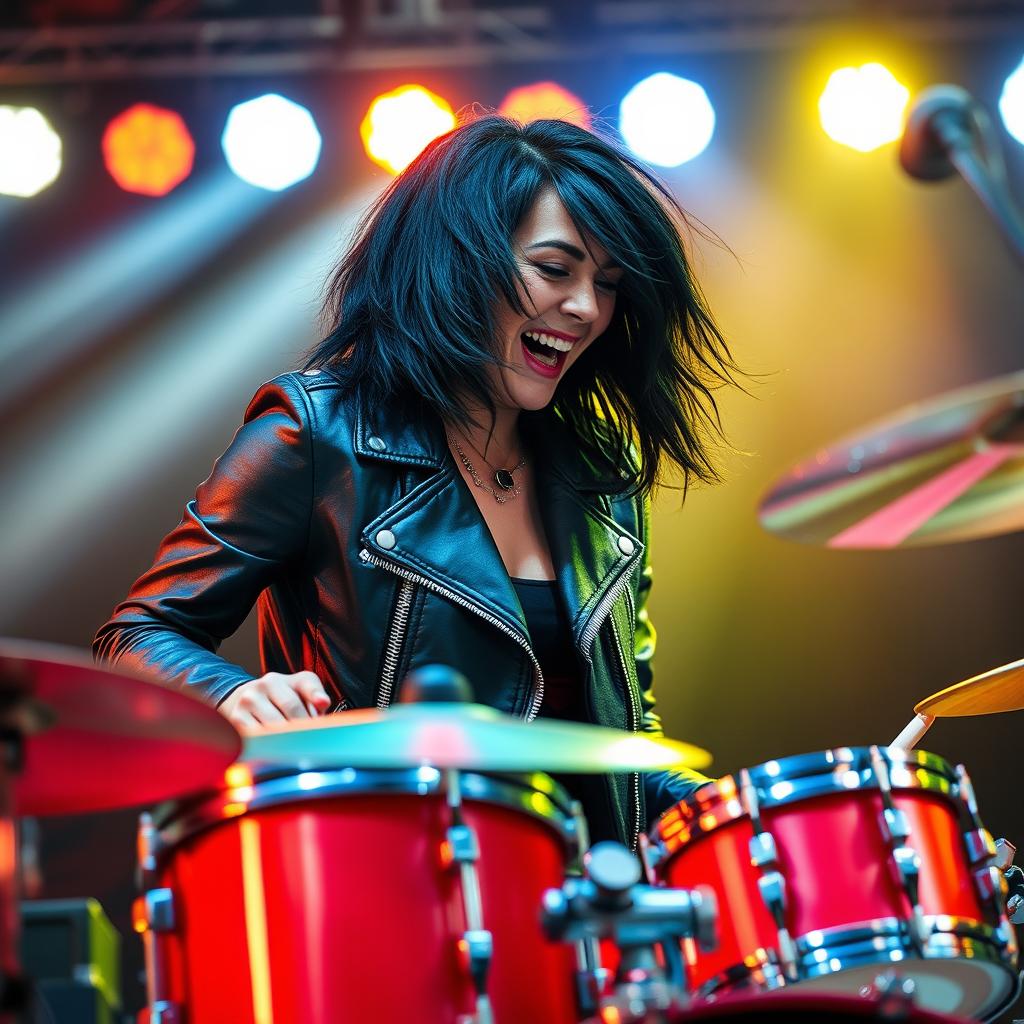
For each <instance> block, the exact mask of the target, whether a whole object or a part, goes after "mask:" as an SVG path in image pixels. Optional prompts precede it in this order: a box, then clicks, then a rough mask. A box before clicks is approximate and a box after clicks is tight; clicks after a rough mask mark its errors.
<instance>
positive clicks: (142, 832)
mask: <svg viewBox="0 0 1024 1024" xmlns="http://www.w3.org/2000/svg"><path fill="white" fill-rule="evenodd" d="M159 846H160V835H159V833H158V832H157V828H156V825H155V824H154V823H153V815H152V814H150V813H149V812H148V811H147V812H144V813H142V814H140V815H139V831H138V835H137V836H136V840H135V851H136V856H137V858H138V862H139V865H138V878H137V883H136V884H137V885H138V887H139V888H140V889H142V890H146V889H151V888H152V887H153V886H154V885H155V884H156V871H157V850H158V849H159Z"/></svg>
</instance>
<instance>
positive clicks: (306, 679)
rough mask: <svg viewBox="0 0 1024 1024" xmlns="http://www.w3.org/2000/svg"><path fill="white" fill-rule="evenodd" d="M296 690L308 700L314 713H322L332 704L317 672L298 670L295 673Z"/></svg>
mask: <svg viewBox="0 0 1024 1024" xmlns="http://www.w3.org/2000/svg"><path fill="white" fill-rule="evenodd" d="M294 678H295V680H296V683H295V689H296V692H297V693H298V694H299V695H300V696H301V697H302V699H303V700H304V701H305V702H306V705H307V706H308V707H309V708H310V709H311V713H312V714H313V715H322V714H323V713H324V712H325V711H326V710H327V709H328V708H329V707H330V706H331V698H330V696H329V694H328V693H327V691H326V690H325V689H324V684H323V683H321V682H320V677H319V676H318V675H317V674H316V673H315V672H298V673H296V675H295V677H294Z"/></svg>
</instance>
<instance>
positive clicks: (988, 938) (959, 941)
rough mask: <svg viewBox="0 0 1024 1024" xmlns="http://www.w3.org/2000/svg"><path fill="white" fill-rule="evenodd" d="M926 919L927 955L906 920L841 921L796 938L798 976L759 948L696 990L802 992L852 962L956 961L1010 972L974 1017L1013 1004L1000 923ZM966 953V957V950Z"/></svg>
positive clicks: (708, 995) (708, 994) (1012, 977)
mask: <svg viewBox="0 0 1024 1024" xmlns="http://www.w3.org/2000/svg"><path fill="white" fill-rule="evenodd" d="M924 921H925V923H926V924H930V925H931V926H932V928H933V931H932V933H931V934H930V935H929V937H928V940H927V942H926V944H925V954H924V955H923V956H922V955H920V954H919V953H917V951H916V950H915V949H914V946H913V942H912V941H911V939H910V937H909V931H908V922H907V921H906V920H904V919H901V918H896V917H888V918H880V919H878V920H874V921H868V922H860V923H858V924H855V925H839V926H837V927H835V928H829V929H823V930H821V931H815V932H808V933H807V934H806V935H801V936H797V937H795V939H794V943H795V945H796V947H797V950H798V954H799V956H798V962H799V970H800V976H799V977H798V978H797V979H796V980H795V981H794V980H791V979H789V978H787V977H786V976H785V974H784V973H783V971H782V969H781V968H780V967H779V960H778V954H777V953H776V951H775V950H765V949H760V948H759V949H757V950H755V951H754V952H753V953H751V954H750V956H749V957H748V958H747V960H746V961H743V962H741V963H737V964H730V965H729V966H728V967H727V968H725V970H723V971H720V972H719V973H717V974H716V975H715V976H714V977H712V978H709V979H708V980H707V981H705V982H703V983H702V984H701V985H700V986H698V988H697V989H696V992H695V995H696V996H697V998H700V999H713V998H714V997H715V996H718V995H725V994H730V995H731V994H732V993H733V992H735V991H737V990H741V989H742V987H743V986H747V985H749V986H751V987H753V988H754V989H756V990H758V991H765V992H769V991H770V992H776V991H778V990H780V989H784V988H785V989H790V990H795V991H799V986H800V985H801V984H803V983H804V982H807V981H813V980H816V979H819V978H826V977H830V976H832V975H836V974H842V973H843V972H844V971H847V970H850V969H852V968H854V967H868V966H872V965H876V964H877V965H878V966H879V967H881V966H883V965H884V966H892V965H893V964H894V963H896V962H899V963H904V964H911V963H914V962H927V961H936V960H937V961H952V960H956V961H961V962H963V963H965V964H970V963H984V964H988V965H991V966H995V967H999V968H1002V969H1003V970H1004V971H1005V972H1006V976H1007V977H1006V980H1007V988H1006V991H1005V992H1003V993H1001V994H1000V995H999V997H998V999H997V1001H996V1002H994V1003H992V1004H991V1005H988V1006H979V1007H977V1008H975V1009H974V1010H973V1011H972V1015H973V1016H975V1017H977V1016H980V1017H981V1019H989V1018H990V1017H993V1016H995V1015H997V1014H1000V1013H1002V1012H1003V1011H1004V1010H1006V1009H1008V1008H1009V1007H1010V1006H1012V1005H1013V1003H1014V1002H1015V1001H1016V998H1017V994H1018V976H1017V972H1016V969H1015V967H1014V958H1013V956H1012V955H1010V954H1009V953H1008V946H1007V944H1006V942H1005V940H1003V939H1002V937H1001V936H1000V934H999V929H998V928H994V927H992V926H991V925H989V924H986V923H984V922H981V921H976V920H972V919H970V918H959V917H953V916H951V915H947V914H929V915H925V917H924ZM809 936H814V938H813V939H810V938H809ZM934 940H940V941H937V942H936V941H934ZM844 947H845V953H844ZM859 947H866V949H865V952H864V953H861V952H859ZM855 950H857V952H854V951H855ZM897 951H898V952H903V953H906V954H908V955H906V956H903V957H901V958H900V959H899V961H894V960H893V959H892V956H891V954H892V953H894V952H897ZM965 952H967V953H968V955H967V956H964V955H963V954H964V953H965ZM835 960H839V962H840V966H839V967H834V966H833V961H835ZM958 1012H960V1011H958Z"/></svg>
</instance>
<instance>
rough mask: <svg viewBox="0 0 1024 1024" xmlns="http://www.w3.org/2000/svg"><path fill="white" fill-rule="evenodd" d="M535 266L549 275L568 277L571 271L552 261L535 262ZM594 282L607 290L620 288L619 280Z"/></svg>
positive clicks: (613, 290) (611, 290)
mask: <svg viewBox="0 0 1024 1024" xmlns="http://www.w3.org/2000/svg"><path fill="white" fill-rule="evenodd" d="M534 266H535V267H536V268H537V269H538V270H539V271H540V272H541V273H542V274H546V275H547V276H548V277H568V276H569V271H568V270H566V269H565V268H564V267H556V266H553V265H552V264H550V263H535V264H534ZM594 284H596V285H597V287H598V288H602V289H603V290H604V291H606V292H617V291H618V290H619V282H618V281H595V282H594Z"/></svg>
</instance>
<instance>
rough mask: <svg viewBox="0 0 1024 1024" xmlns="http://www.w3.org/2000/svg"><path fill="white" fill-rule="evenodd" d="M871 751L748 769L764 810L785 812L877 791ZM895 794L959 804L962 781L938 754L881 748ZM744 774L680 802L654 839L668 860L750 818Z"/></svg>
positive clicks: (845, 750) (850, 750) (828, 753)
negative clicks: (686, 846) (818, 801)
mask: <svg viewBox="0 0 1024 1024" xmlns="http://www.w3.org/2000/svg"><path fill="white" fill-rule="evenodd" d="M871 749H872V748H870V747H835V748H832V749H829V750H820V751H815V752H813V753H809V754H795V755H793V756H791V757H785V758H781V759H778V760H771V761H764V762H762V763H761V764H759V765H755V766H754V767H753V768H749V769H747V772H748V774H749V775H750V779H751V782H752V783H753V784H754V786H755V787H756V789H757V796H758V802H759V804H760V806H761V809H762V810H764V809H766V808H774V807H783V806H786V805H787V804H791V803H799V802H801V801H803V800H810V799H813V798H815V797H819V796H828V795H830V794H833V793H856V792H866V791H876V792H877V791H878V789H879V786H878V781H877V779H876V778H875V772H874V768H873V767H872V763H871ZM878 750H879V752H880V753H881V755H882V757H883V758H884V759H885V761H886V764H887V766H888V768H889V775H890V783H891V787H892V789H893V790H896V791H898V790H917V791H924V792H927V793H932V794H934V795H936V796H940V797H944V798H947V799H949V800H950V801H953V800H955V798H956V794H957V792H958V788H959V781H958V778H957V774H956V771H955V769H954V768H953V766H952V765H951V764H950V763H949V762H948V761H946V760H945V758H942V757H940V756H939V755H938V754H930V753H928V752H927V751H924V750H905V749H903V748H902V747H879V748H878ZM739 776H740V773H739V772H736V773H734V774H732V775H725V776H723V777H722V778H720V779H718V780H716V781H714V782H710V783H707V784H706V785H703V786H701V787H700V788H699V789H697V790H695V791H694V792H693V793H692V794H691V795H690V796H688V797H686V798H685V799H684V800H680V801H679V802H678V803H677V804H675V805H674V806H673V807H671V808H669V810H667V811H665V813H664V814H662V815H661V817H660V818H659V819H658V820H657V822H655V824H654V827H653V828H652V829H651V838H652V839H653V840H655V842H656V843H657V845H659V846H660V847H661V853H662V855H663V856H668V855H670V854H672V853H675V851H676V850H678V849H680V848H681V847H682V846H683V845H684V844H686V843H687V842H689V841H690V840H693V839H697V838H698V837H699V836H702V835H705V834H707V833H709V832H713V831H715V829H717V828H720V827H722V826H723V825H727V824H729V823H730V822H732V821H736V820H737V819H739V818H744V817H747V812H746V810H745V809H744V807H743V803H742V801H741V799H740V778H739Z"/></svg>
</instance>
